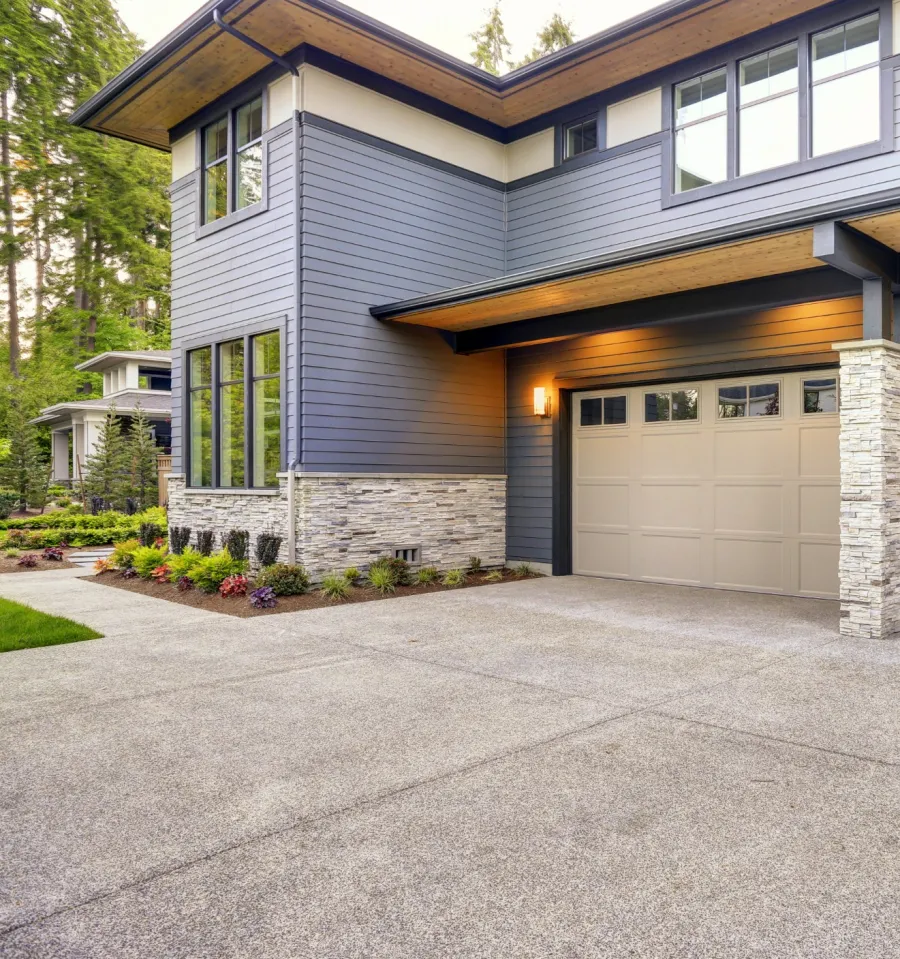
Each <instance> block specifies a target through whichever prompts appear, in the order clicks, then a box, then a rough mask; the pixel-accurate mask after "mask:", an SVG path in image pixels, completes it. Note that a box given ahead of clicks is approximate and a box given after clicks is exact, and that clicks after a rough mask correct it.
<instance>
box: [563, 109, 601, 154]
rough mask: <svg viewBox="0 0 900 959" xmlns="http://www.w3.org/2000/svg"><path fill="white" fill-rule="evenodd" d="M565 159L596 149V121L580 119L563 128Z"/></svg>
mask: <svg viewBox="0 0 900 959" xmlns="http://www.w3.org/2000/svg"><path fill="white" fill-rule="evenodd" d="M563 143H564V155H565V159H567V160H571V159H572V158H573V157H577V156H581V154H582V153H590V152H591V151H592V150H596V149H597V121H596V119H593V120H580V121H579V122H578V123H570V124H569V125H568V126H567V127H564V128H563Z"/></svg>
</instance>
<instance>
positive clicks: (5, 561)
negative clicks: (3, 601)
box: [0, 547, 78, 573]
mask: <svg viewBox="0 0 900 959" xmlns="http://www.w3.org/2000/svg"><path fill="white" fill-rule="evenodd" d="M42 552H43V547H42V548H41V549H33V550H28V549H24V550H22V556H24V555H25V554H26V553H30V554H31V555H32V556H37V558H38V564H37V566H31V567H28V566H19V559H20V558H21V557H19V556H17V557H15V558H14V559H10V558H7V557H6V556H4V555H3V554H2V553H0V573H40V572H41V571H45V570H48V569H75V568H76V566H77V564H76V563H70V562H68V561H67V560H63V561H62V562H59V561H57V560H52V559H41V558H40V557H41V553H42ZM77 552H78V550H75V549H64V550H63V553H64V554H65V555H66V556H69V555H70V554H71V553H77Z"/></svg>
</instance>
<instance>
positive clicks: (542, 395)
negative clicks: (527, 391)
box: [534, 386, 550, 417]
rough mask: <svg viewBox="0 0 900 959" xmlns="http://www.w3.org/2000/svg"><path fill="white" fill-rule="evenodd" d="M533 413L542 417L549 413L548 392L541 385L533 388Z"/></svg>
mask: <svg viewBox="0 0 900 959" xmlns="http://www.w3.org/2000/svg"><path fill="white" fill-rule="evenodd" d="M534 415H535V416H543V417H546V416H549V415H550V394H549V393H548V392H547V390H546V388H545V387H543V386H536V387H535V388H534Z"/></svg>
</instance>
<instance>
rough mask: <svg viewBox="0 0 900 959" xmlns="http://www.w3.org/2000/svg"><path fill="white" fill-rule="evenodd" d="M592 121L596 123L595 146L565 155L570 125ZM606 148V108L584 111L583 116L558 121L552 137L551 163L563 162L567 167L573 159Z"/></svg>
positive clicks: (591, 154)
mask: <svg viewBox="0 0 900 959" xmlns="http://www.w3.org/2000/svg"><path fill="white" fill-rule="evenodd" d="M591 121H593V122H594V123H596V125H597V146H595V147H594V148H593V149H591V150H584V151H582V152H581V153H576V154H575V156H567V155H566V138H567V134H568V132H569V128H570V127H575V126H579V125H580V124H583V123H590V122H591ZM605 149H606V110H605V109H603V110H598V111H596V112H593V113H585V114H584V115H583V116H580V117H575V118H573V119H571V120H566V121H565V122H564V123H558V124H557V125H556V129H555V130H554V137H553V163H554V166H559V165H560V164H564V165H565V166H566V167H567V168H568V167H569V164H570V163H572V161H574V160H582V158H583V157H592V156H595V155H596V154H598V153H602V152H603V151H604V150H605Z"/></svg>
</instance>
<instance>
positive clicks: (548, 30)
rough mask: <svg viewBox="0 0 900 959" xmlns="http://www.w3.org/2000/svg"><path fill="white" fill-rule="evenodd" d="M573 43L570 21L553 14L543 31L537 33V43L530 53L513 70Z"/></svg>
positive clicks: (573, 35) (573, 36) (573, 37)
mask: <svg viewBox="0 0 900 959" xmlns="http://www.w3.org/2000/svg"><path fill="white" fill-rule="evenodd" d="M574 42H575V34H574V33H573V32H572V21H571V20H563V18H562V17H561V16H560V14H559V13H554V14H553V16H552V17H551V18H550V19H549V20H548V21H547V23H546V24H545V25H544V27H543V29H542V30H540V31H539V32H538V35H537V43H536V44H535V45H534V46H533V47H532V48H531V53H529V54H527V55H526V56H525V57H523V58H522V59H521V60H520V61H519V62H518V63H517V64H516V65H515V68H516V69H518V68H519V67H523V66H525V64H526V63H533V62H534V61H535V60H540V58H541V57H546V56H547V54H548V53H556V51H557V50H562V49H564V48H565V47H568V46H570V45H571V44H573V43H574Z"/></svg>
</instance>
